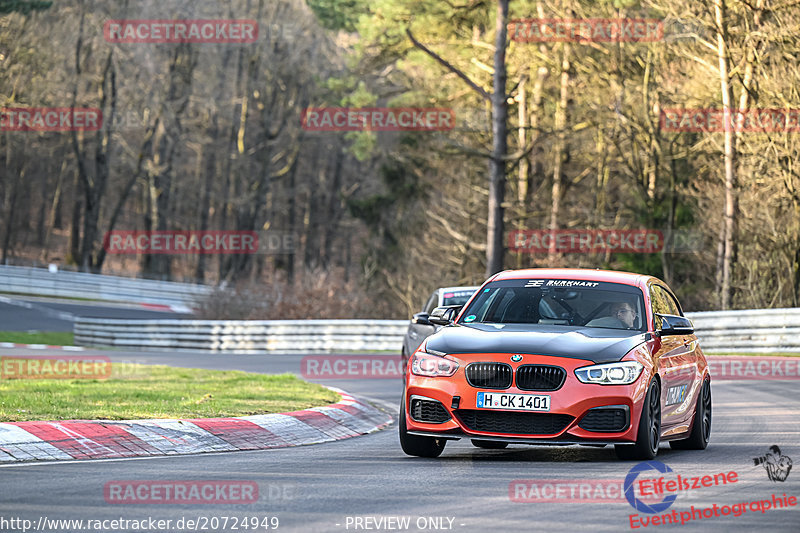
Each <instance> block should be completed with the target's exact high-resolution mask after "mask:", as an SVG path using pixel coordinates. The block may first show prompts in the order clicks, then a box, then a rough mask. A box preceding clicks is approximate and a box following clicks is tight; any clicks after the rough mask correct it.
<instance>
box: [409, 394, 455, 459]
mask: <svg viewBox="0 0 800 533" xmlns="http://www.w3.org/2000/svg"><path fill="white" fill-rule="evenodd" d="M399 426H400V447H401V448H403V451H404V452H405V453H406V455H414V456H416V457H439V456H440V455H441V454H442V452H443V451H444V445H445V444H447V440H445V439H437V438H435V437H423V436H420V435H410V434H409V433H408V429H407V427H406V402H405V400H403V404H402V405H401V406H400V424H399Z"/></svg>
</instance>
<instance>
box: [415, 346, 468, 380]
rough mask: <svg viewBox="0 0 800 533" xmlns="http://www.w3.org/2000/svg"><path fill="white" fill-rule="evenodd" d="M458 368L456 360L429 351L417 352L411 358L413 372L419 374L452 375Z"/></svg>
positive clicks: (430, 375)
mask: <svg viewBox="0 0 800 533" xmlns="http://www.w3.org/2000/svg"><path fill="white" fill-rule="evenodd" d="M437 353H438V352H437ZM456 370H458V363H456V362H455V361H451V360H450V359H445V358H444V357H440V356H438V355H433V354H431V353H428V352H417V353H415V354H414V357H413V358H412V360H411V373H412V374H416V375H417V376H426V377H431V378H433V377H440V376H442V377H450V376H452V375H453V374H455V373H456Z"/></svg>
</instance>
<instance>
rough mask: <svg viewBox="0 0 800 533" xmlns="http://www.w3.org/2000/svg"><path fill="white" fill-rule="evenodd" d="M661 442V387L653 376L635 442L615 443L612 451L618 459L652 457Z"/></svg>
mask: <svg viewBox="0 0 800 533" xmlns="http://www.w3.org/2000/svg"><path fill="white" fill-rule="evenodd" d="M659 444H661V388H660V387H659V386H658V380H656V378H653V381H651V382H650V387H648V390H647V396H645V399H644V405H642V416H640V417H639V431H638V433H637V435H636V443H635V444H616V445H614V451H615V452H616V453H617V457H619V458H620V459H625V460H629V459H654V458H655V456H656V455H657V454H658V445H659Z"/></svg>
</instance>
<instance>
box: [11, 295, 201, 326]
mask: <svg viewBox="0 0 800 533" xmlns="http://www.w3.org/2000/svg"><path fill="white" fill-rule="evenodd" d="M78 316H82V317H98V318H129V319H132V320H136V319H142V320H146V319H158V318H184V317H189V316H191V315H189V314H182V313H173V312H169V311H158V310H153V309H146V308H144V307H142V306H135V305H127V304H113V303H107V302H79V301H69V300H52V299H45V298H32V297H25V296H14V297H7V296H3V299H2V300H1V301H0V331H31V330H36V331H72V321H73V320H74V317H78ZM32 324H35V325H36V326H35V327H32Z"/></svg>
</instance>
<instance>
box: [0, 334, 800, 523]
mask: <svg viewBox="0 0 800 533" xmlns="http://www.w3.org/2000/svg"><path fill="white" fill-rule="evenodd" d="M8 352H11V353H13V354H15V355H21V354H25V353H31V354H39V355H40V354H41V352H36V353H34V352H32V351H31V352H27V351H25V350H17V349H15V350H8ZM4 353H5V352H4ZM85 353H100V352H92V351H88V352H85ZM105 355H110V357H111V358H112V360H113V361H128V362H138V363H159V364H169V365H173V366H185V367H197V368H216V369H240V370H246V371H251V372H265V373H280V372H294V373H299V372H300V359H301V357H300V356H296V355H269V356H266V355H209V354H189V353H182V354H159V353H123V352H111V353H105ZM343 357H346V356H343ZM321 382H322V383H325V384H329V385H333V386H336V387H340V388H343V389H345V390H347V391H348V392H351V393H353V394H355V395H360V396H362V397H368V398H370V399H372V400H374V402H375V403H377V404H379V405H383V406H386V408H387V409H390V410H391V411H392V412H393V414H395V416H396V412H397V406H398V405H399V402H400V394H401V384H400V382H399V380H394V379H371V380H366V379H364V380H326V381H321ZM797 384H798V382H797V381H720V382H717V383H714V385H713V402H714V403H713V405H714V411H713V430H712V437H711V443H710V444H709V447H708V449H706V450H705V451H673V450H671V449H670V448H669V447H668V445H666V444H662V447H661V451H660V453H659V456H658V458H657V459H658V460H659V461H661V462H663V463H665V464H666V465H667V466H668V467H670V468H671V469H672V470H673V471H674V473H675V474H679V475H680V476H682V477H683V478H684V479H686V478H692V477H700V476H704V475H711V476H713V475H714V474H719V473H728V472H731V471H734V472H736V480H737V481H736V482H734V483H730V484H726V485H718V486H713V485H712V486H710V487H706V488H699V489H696V490H692V491H689V492H680V493H679V494H678V496H677V499H676V500H675V502H674V503H673V504H672V506H671V507H670V508H669V509H667V510H666V511H663V512H662V513H659V515H664V514H669V513H672V511H676V513H675V516H676V517H677V518H676V519H677V520H678V523H677V524H673V525H653V524H651V525H650V527H641V525H640V522H634V524H635V525H637V526H639V527H638V528H637V530H639V531H641V530H647V531H653V530H672V531H742V532H744V531H747V532H751V531H770V532H779V531H786V532H789V531H792V532H797V531H800V505H796V506H794V507H789V508H788V509H787V508H783V509H777V510H774V509H768V510H765V512H761V510H759V507H760V508H762V509H763V508H765V507H766V505H761V504H755V505H754V506H751V505H750V502H753V501H760V500H770V503H771V504H772V495H773V494H775V495H776V498H778V497H781V496H782V495H783V494H784V493H785V494H786V496H787V497H790V496H795V497H800V466H798V461H800V445H799V444H800V439H799V438H798V437H799V436H800V418H799V417H798V413H800V394H798V388H797ZM772 445H778V446H780V448H781V452H782V454H783V455H786V456H788V457H789V458H792V459H793V460H794V462H795V468H794V470H791V471H790V474H789V476H788V478H787V479H786V480H785V481H784V482H778V481H770V480H769V479H768V476H767V472H766V470H765V469H764V467H763V466H755V465H754V461H753V458H755V457H759V456H763V455H764V454H765V453H766V452H767V451H768V448H769V447H770V446H772ZM636 464H637V463H636V462H621V461H618V460H617V459H616V457H615V455H614V452H613V450H612V449H611V448H610V447H607V448H588V447H569V448H555V447H529V446H512V447H510V448H508V449H506V450H483V449H478V448H475V447H473V446H472V445H471V444H470V443H469V442H468V441H463V440H462V441H458V442H450V443H449V444H448V445H447V448H446V449H445V452H444V454H443V455H442V456H441V457H440V458H438V459H419V458H412V457H408V456H406V455H404V454H403V452H402V451H401V449H400V445H399V442H398V438H397V424H396V423H395V424H393V425H392V426H391V427H390V428H389V429H388V430H385V431H381V432H378V433H374V434H371V435H365V436H362V437H356V438H353V439H348V440H344V441H339V442H334V443H328V444H321V445H314V446H305V447H298V448H284V449H277V450H266V451H255V452H237V453H222V454H208V455H197V456H179V457H164V458H161V457H159V458H141V459H128V460H111V461H102V460H101V461H82V462H71V463H52V464H29V465H10V466H5V467H2V468H0V518H5V519H8V518H15V517H16V518H23V519H28V520H31V521H32V522H33V525H34V526H36V525H37V524H38V521H39V520H40V518H41V517H47V518H48V519H50V520H52V519H82V520H87V519H92V520H95V519H99V520H106V519H108V520H114V519H119V518H123V519H129V520H132V519H137V520H145V521H146V520H147V519H149V518H153V519H154V520H159V519H164V520H167V519H169V520H172V524H173V525H172V526H171V527H170V528H165V529H150V531H180V530H181V529H177V528H176V527H175V524H176V523H177V522H178V521H179V520H181V519H184V522H183V524H184V525H185V524H186V522H185V520H197V519H200V520H203V519H202V518H201V517H206V518H207V519H208V522H207V523H206V524H205V525H206V528H205V530H207V531H235V530H236V529H232V527H231V526H232V524H233V522H232V520H233V517H238V518H239V519H243V518H247V519H250V518H251V517H258V518H259V520H263V519H264V518H269V517H277V519H278V527H277V530H278V531H314V532H318V531H319V532H327V531H331V532H334V531H436V530H439V531H441V530H445V531H463V532H472V531H475V532H478V531H488V530H494V531H525V532H529V531H575V530H578V529H580V530H585V531H626V530H632V528H631V518H630V517H631V516H632V515H634V516H636V518H635V520H643V519H644V518H643V517H647V518H650V517H653V516H659V515H652V514H647V513H644V512H638V511H636V510H635V509H634V508H633V507H632V506H631V505H630V504H629V503H628V502H627V501H626V500H625V499H624V496H623V497H622V498H621V499H620V495H619V492H618V491H619V490H620V489H619V486H620V485H621V484H622V483H623V481H624V479H625V477H626V475H627V474H628V472H629V470H630V469H631V468H632V467H634V466H635V465H636ZM671 479H674V475H673V477H672V478H671ZM113 480H162V481H167V480H170V481H172V480H184V481H190V480H249V481H254V482H256V483H257V484H258V486H259V494H260V497H259V500H258V501H257V502H256V503H253V504H247V505H236V506H231V505H208V504H205V505H191V504H181V505H173V504H167V505H164V504H136V505H119V504H108V503H106V501H105V499H104V494H103V487H104V485H105V483H106V482H108V481H113ZM514 480H528V481H529V483H528V484H527V485H525V487H527V488H528V489H531V487H534V489H531V492H522V493H517V495H518V496H519V495H522V496H527V499H528V501H525V502H517V501H512V498H511V496H514V491H513V490H512V491H511V492H510V491H509V486H510V484H511V483H512V482H513V481H514ZM592 480H594V481H596V480H616V481H618V482H619V485H616V489H617V492H614V494H612V493H611V490H610V489H608V487H610V486H611V485H614V484H616V481H615V482H614V483H611V484H606V490H608V492H607V493H605V494H600V495H598V494H597V493H596V492H595V493H591V492H589V491H588V489H587V491H586V492H585V493H583V494H581V492H580V490H581V489H580V488H579V489H578V493H575V489H572V490H573V493H575V498H574V499H575V500H581V499H583V500H586V501H567V500H568V498H569V497H570V496H571V495H570V488H569V484H570V483H572V485H573V487H575V486H576V485H577V486H578V487H580V486H581V483H584V484H585V483H587V482H592ZM587 486H588V485H587ZM533 490H535V492H533ZM592 490H597V488H596V486H594V489H592ZM603 496H604V497H606V498H607V497H609V496H615V497H616V500H615V501H612V502H606V501H602V497H603ZM598 499H600V500H601V501H596V500H598ZM544 500H547V501H544ZM742 503H747V504H748V507H747V511H746V512H744V513H743V514H740V516H734V514H730V515H728V516H722V515H720V516H713V514H712V513H713V510H712V511H707V513H708V514H712V516H711V517H710V518H703V519H698V516H702V515H701V514H700V513H702V509H704V508H712V507H713V506H714V505H715V504H716V505H717V510H718V512H719V510H720V509H723V511H722V512H724V509H728V507H727V506H733V505H735V504H742ZM723 506H726V507H724V508H723ZM692 507H694V509H695V511H696V513H695V515H694V516H695V520H689V519H688V516H690V515H691V510H692ZM736 509H739V511H740V512H741V506H738V507H737V508H736ZM681 512H685V513H686V516H687V522H686V523H685V524H684V525H681V524H680V517H681ZM734 512H735V511H734ZM223 517H229V518H228V520H229V524H228V527H227V528H223V526H222V522H211V519H212V518H216V520H220V521H221V520H223ZM405 520H407V522H406V521H405ZM214 523H216V524H217V526H216V527H212V524H214ZM261 523H262V524H264V523H265V522H261ZM0 524H2V521H0ZM274 524H275V523H274V522H272V523H271V525H274ZM239 526H240V527H239V528H238V530H243V528H242V527H241V524H239ZM0 529H2V530H3V531H21V529H14V528H12V527H10V526H8V524H6V525H5V526H4V527H3V528H0ZM197 529H198V530H203V529H202V527H200V528H197ZM50 530H51V531H77V530H78V529H76V528H74V527H73V528H72V529H50ZM84 530H86V529H84ZM91 530H93V531H120V530H121V529H112V528H111V527H109V528H108V529H99V530H98V529H91ZM122 530H124V529H122ZM140 530H142V531H145V530H147V529H144V528H142V529H140ZM183 530H187V528H186V527H185V528H184V529H183ZM260 530H261V531H263V530H264V528H263V527H262V528H260ZM270 530H271V529H270Z"/></svg>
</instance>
